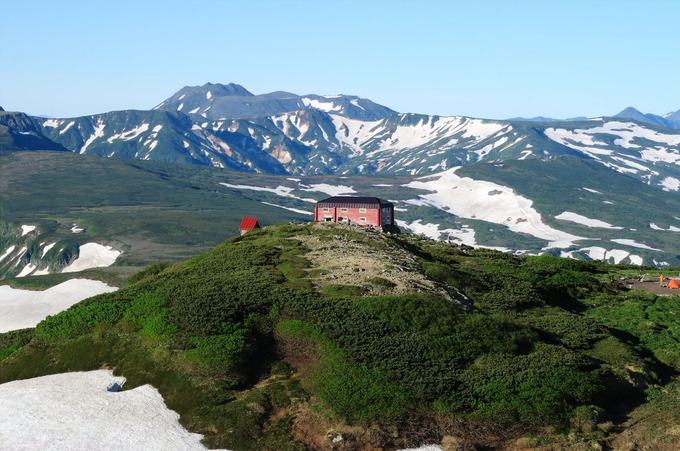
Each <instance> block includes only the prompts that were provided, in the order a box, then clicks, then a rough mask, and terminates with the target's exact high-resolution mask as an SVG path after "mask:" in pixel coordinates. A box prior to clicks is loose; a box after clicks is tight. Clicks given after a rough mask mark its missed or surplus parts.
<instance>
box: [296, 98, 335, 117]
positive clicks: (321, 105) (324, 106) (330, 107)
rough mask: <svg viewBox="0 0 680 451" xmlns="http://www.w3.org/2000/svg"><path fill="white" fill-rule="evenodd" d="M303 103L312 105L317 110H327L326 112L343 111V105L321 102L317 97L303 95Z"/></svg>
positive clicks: (308, 105) (307, 105)
mask: <svg viewBox="0 0 680 451" xmlns="http://www.w3.org/2000/svg"><path fill="white" fill-rule="evenodd" d="M302 103H303V104H304V105H305V106H306V107H311V108H314V109H316V110H321V111H325V112H326V113H330V112H338V113H339V112H342V105H336V104H335V103H334V102H321V101H319V100H316V99H310V98H309V97H303V98H302Z"/></svg>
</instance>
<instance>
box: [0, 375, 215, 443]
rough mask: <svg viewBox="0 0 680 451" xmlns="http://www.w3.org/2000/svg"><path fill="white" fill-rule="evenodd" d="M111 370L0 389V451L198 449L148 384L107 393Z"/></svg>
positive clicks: (15, 383) (41, 379) (197, 436)
mask: <svg viewBox="0 0 680 451" xmlns="http://www.w3.org/2000/svg"><path fill="white" fill-rule="evenodd" d="M124 381H125V378H123V377H118V376H114V375H113V372H112V371H111V370H96V371H88V372H76V373H64V374H54V375H51V376H43V377H37V378H34V379H26V380H21V381H13V382H7V383H5V384H2V385H0V399H2V409H0V442H1V443H2V446H3V448H4V449H40V450H57V449H71V450H88V449H120V450H124V449H140V450H141V449H157V450H161V449H162V450H204V449H206V448H205V447H204V446H203V445H202V444H201V443H200V440H201V438H203V436H202V435H201V434H193V433H190V432H188V431H187V430H185V429H184V428H183V427H182V425H180V424H179V421H178V420H179V415H178V414H177V413H176V412H174V411H172V410H170V409H168V408H167V406H166V405H165V402H164V401H163V397H162V396H161V395H160V393H158V390H156V389H155V388H154V387H152V386H151V385H143V386H141V387H137V388H134V389H132V390H127V391H121V392H110V391H107V388H108V387H109V386H112V385H113V384H115V383H117V384H119V385H122V383H123V382H124Z"/></svg>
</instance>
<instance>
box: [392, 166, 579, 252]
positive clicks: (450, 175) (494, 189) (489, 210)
mask: <svg viewBox="0 0 680 451" xmlns="http://www.w3.org/2000/svg"><path fill="white" fill-rule="evenodd" d="M457 169H459V167H455V168H452V169H449V170H448V171H444V172H440V173H439V174H435V175H433V176H427V177H422V178H419V179H417V180H414V181H412V182H411V183H409V184H407V185H403V186H405V187H408V188H416V189H422V190H427V191H433V193H430V194H423V195H420V196H419V199H411V200H407V201H406V202H407V203H410V204H413V205H429V206H432V207H436V208H439V209H441V210H444V211H447V212H448V213H451V214H453V215H456V216H459V217H461V218H469V219H481V220H483V221H488V222H493V223H496V224H502V225H504V226H506V227H507V228H508V229H510V230H511V231H513V232H516V233H517V232H519V233H526V234H529V235H531V236H534V237H536V238H540V239H543V240H547V241H549V243H548V245H547V246H546V249H548V248H554V247H556V248H567V247H571V246H573V245H574V241H578V240H583V239H586V238H583V237H579V236H576V235H572V234H569V233H566V232H562V231H560V230H556V229H553V228H552V227H550V226H548V225H546V224H544V223H543V220H542V219H541V215H540V214H539V213H538V212H537V211H536V210H534V209H533V207H532V206H531V205H532V203H533V201H531V200H530V199H527V198H525V197H522V196H520V195H518V194H516V193H515V192H514V191H513V190H512V189H510V188H508V187H505V186H502V185H497V184H495V183H492V182H486V181H482V180H473V179H471V178H469V177H459V176H458V175H456V173H455V171H456V170H457Z"/></svg>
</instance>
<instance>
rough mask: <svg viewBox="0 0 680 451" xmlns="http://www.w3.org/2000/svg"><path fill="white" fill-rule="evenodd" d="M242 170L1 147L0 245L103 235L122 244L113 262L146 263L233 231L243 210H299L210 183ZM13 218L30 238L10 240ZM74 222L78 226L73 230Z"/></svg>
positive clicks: (281, 217)
mask: <svg viewBox="0 0 680 451" xmlns="http://www.w3.org/2000/svg"><path fill="white" fill-rule="evenodd" d="M248 177H251V178H252V177H256V176H253V175H252V174H249V175H248V174H243V173H233V172H230V171H224V170H219V169H212V168H203V167H196V166H185V165H178V164H162V163H152V162H144V161H130V160H116V159H102V158H97V157H89V156H85V155H74V154H69V153H65V152H15V153H7V154H3V157H2V168H1V169H0V191H2V193H3V198H2V219H3V222H5V223H8V222H9V223H11V224H9V225H7V226H6V227H3V230H5V229H7V230H5V231H7V233H6V234H4V232H3V236H2V240H3V242H2V243H1V244H2V245H3V247H2V248H3V249H5V248H7V247H8V246H9V245H10V244H18V245H26V246H27V247H29V248H31V246H33V245H35V246H37V245H38V244H39V243H44V242H55V241H59V242H61V243H63V244H64V246H62V247H76V248H77V246H78V245H79V244H83V243H84V242H88V241H99V242H108V243H111V244H114V245H115V246H116V247H117V248H119V249H121V250H123V252H124V253H123V255H122V256H121V257H120V259H119V262H118V264H122V265H140V264H141V265H147V264H149V263H153V262H163V261H176V260H179V259H184V258H189V257H190V256H193V255H196V254H197V253H201V252H205V251H207V250H209V249H212V248H213V247H215V246H216V245H217V244H219V243H221V242H222V241H224V240H225V239H227V238H228V237H230V236H234V235H236V234H238V226H239V223H240V221H241V218H242V217H243V216H258V217H259V218H260V223H261V224H264V225H266V224H272V223H278V222H287V221H290V220H291V219H296V220H301V219H304V218H305V215H301V214H299V213H295V212H292V211H289V210H284V209H281V208H276V207H273V206H269V205H263V204H261V203H260V202H258V201H257V200H252V199H249V198H245V197H243V196H242V195H240V194H239V193H237V192H233V191H232V192H224V191H222V192H218V190H217V187H218V186H219V185H218V181H220V182H231V183H242V182H243V180H246V179H247V178H248ZM20 224H33V225H37V226H38V231H37V233H36V235H35V236H34V237H33V240H32V241H31V242H28V243H14V242H13V241H12V240H13V239H14V237H15V235H16V234H15V231H16V229H17V228H18V227H19V225H20ZM73 224H77V225H78V226H79V227H81V228H84V229H85V232H84V233H82V234H73V233H72V232H71V226H72V225H73ZM10 241H12V242H10ZM34 242H35V243H34ZM56 250H57V249H55V252H56Z"/></svg>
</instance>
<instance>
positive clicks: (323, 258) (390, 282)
mask: <svg viewBox="0 0 680 451" xmlns="http://www.w3.org/2000/svg"><path fill="white" fill-rule="evenodd" d="M314 227H315V228H321V229H325V230H328V231H332V230H338V232H339V233H337V234H328V235H322V236H316V235H315V236H310V235H301V236H297V237H296V238H297V239H299V240H300V241H302V242H303V243H304V244H305V245H306V246H307V247H308V248H309V249H312V250H311V251H310V252H309V253H307V254H305V258H306V259H308V260H309V261H310V262H311V264H312V269H311V270H310V271H309V274H310V277H311V278H312V279H313V283H314V285H315V286H316V287H317V288H319V289H323V287H326V286H329V285H350V286H355V287H361V288H362V289H363V290H364V291H365V294H366V295H369V296H384V295H401V294H406V293H411V292H416V291H420V292H428V293H436V294H438V295H441V296H444V297H445V298H447V299H450V300H451V301H452V302H457V303H459V304H461V305H463V306H466V307H467V306H468V302H467V298H466V297H465V296H464V295H463V294H462V293H460V292H458V291H457V290H455V289H453V288H451V287H448V286H444V285H442V284H439V283H437V282H435V281H433V280H430V279H428V278H427V276H425V275H424V274H423V273H422V270H421V268H420V263H419V262H418V261H417V260H416V258H415V257H414V256H413V254H411V253H409V252H407V251H406V250H404V249H402V248H400V247H398V246H396V245H395V244H394V243H393V242H391V240H390V239H389V235H387V234H384V233H383V232H380V231H378V230H371V229H366V228H364V227H360V226H351V225H344V224H342V225H340V224H326V223H321V222H320V223H316V224H315V225H314ZM347 232H349V233H347Z"/></svg>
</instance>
